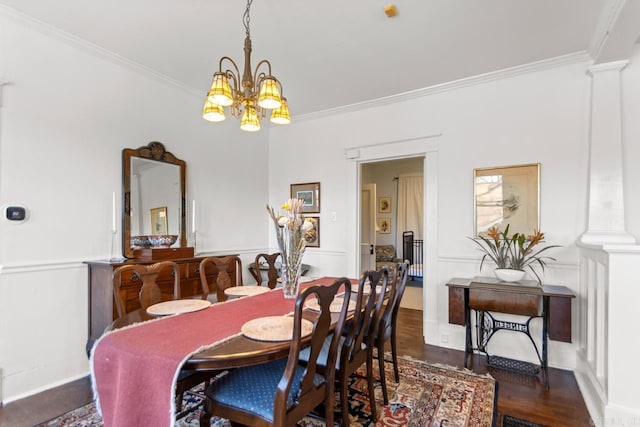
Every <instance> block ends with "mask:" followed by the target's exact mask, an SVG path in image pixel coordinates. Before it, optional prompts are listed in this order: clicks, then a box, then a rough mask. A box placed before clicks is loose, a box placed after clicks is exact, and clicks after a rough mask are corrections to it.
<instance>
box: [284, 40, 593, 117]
mask: <svg viewBox="0 0 640 427" xmlns="http://www.w3.org/2000/svg"><path fill="white" fill-rule="evenodd" d="M584 61H591V57H590V56H589V55H588V54H587V52H586V51H580V52H575V53H571V54H568V55H562V56H557V57H554V58H549V59H544V60H541V61H536V62H531V63H528V64H523V65H517V66H515V67H509V68H504V69H502V70H498V71H491V72H489V73H484V74H478V75H476V76H472V77H466V78H464V79H459V80H453V81H450V82H447V83H441V84H437V85H433V86H428V87H426V88H422V89H416V90H412V91H408V92H403V93H399V94H396V95H390V96H385V97H382V98H377V99H372V100H369V101H363V102H358V103H355V104H349V105H345V106H342V107H336V108H331V109H328V110H322V111H317V112H313V113H308V114H300V115H297V116H292V118H291V119H292V121H294V119H295V121H296V122H301V121H306V120H315V119H319V118H323V117H328V116H333V115H337V114H344V113H350V112H354V111H359V110H364V109H368V108H374V107H381V106H385V105H389V104H395V103H398V102H403V101H407V100H411V99H415V98H422V97H426V96H429V95H434V94H437V93H441V92H447V91H450V90H456V89H461V88H465V87H469V86H475V85H479V84H483V83H488V82H492V81H496V80H502V79H506V78H510V77H516V76H520V75H524V74H530V73H535V72H538V71H544V70H549V69H553V68H557V67H561V66H564V65H570V64H576V63H579V62H584Z"/></svg>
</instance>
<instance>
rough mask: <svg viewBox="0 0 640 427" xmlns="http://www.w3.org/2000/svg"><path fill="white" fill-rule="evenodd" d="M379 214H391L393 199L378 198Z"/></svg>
mask: <svg viewBox="0 0 640 427" xmlns="http://www.w3.org/2000/svg"><path fill="white" fill-rule="evenodd" d="M378 212H379V213H391V197H379V198H378Z"/></svg>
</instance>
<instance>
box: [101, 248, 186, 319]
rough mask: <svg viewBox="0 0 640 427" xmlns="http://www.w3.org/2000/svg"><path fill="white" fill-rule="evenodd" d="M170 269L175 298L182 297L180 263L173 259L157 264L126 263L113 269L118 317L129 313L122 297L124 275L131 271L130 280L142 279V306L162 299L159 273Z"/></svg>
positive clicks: (144, 306)
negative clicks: (158, 279)
mask: <svg viewBox="0 0 640 427" xmlns="http://www.w3.org/2000/svg"><path fill="white" fill-rule="evenodd" d="M164 269H170V271H171V275H172V276H173V299H174V300H175V299H180V270H179V267H178V264H176V263H175V262H173V261H160V262H157V263H155V264H126V265H121V266H120V267H118V268H116V269H115V270H113V286H114V288H113V290H114V299H115V302H116V309H117V311H118V317H121V316H124V315H125V314H127V312H128V311H127V302H126V301H125V300H124V299H123V298H122V292H121V288H122V276H123V275H124V274H127V273H129V272H130V273H131V276H130V278H129V282H135V281H137V280H142V287H141V288H140V293H139V294H138V300H139V301H140V307H141V308H144V309H146V308H147V307H149V306H151V305H153V304H156V303H159V302H161V301H162V290H161V289H160V287H159V286H158V284H157V283H156V279H157V278H158V275H160V273H161V272H162V271H163V270H164Z"/></svg>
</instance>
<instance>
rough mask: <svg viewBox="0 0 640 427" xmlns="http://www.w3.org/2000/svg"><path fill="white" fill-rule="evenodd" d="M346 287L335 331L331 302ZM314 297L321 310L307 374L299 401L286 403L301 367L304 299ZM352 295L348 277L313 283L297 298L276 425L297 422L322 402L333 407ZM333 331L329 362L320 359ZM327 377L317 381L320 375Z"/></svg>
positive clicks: (330, 417)
mask: <svg viewBox="0 0 640 427" xmlns="http://www.w3.org/2000/svg"><path fill="white" fill-rule="evenodd" d="M342 291H344V296H343V303H342V307H341V310H340V312H339V314H338V320H337V322H336V324H335V328H334V329H333V331H332V330H331V324H332V321H333V316H335V314H333V315H332V313H331V310H330V305H331V303H332V302H333V301H334V298H335V296H336V294H338V292H342ZM312 297H315V298H316V299H317V301H318V305H319V307H320V313H319V315H318V317H317V318H316V320H315V322H314V327H313V332H312V336H311V342H310V343H309V354H308V360H305V370H304V375H303V377H302V380H301V385H300V392H299V394H298V396H294V402H296V404H294V405H292V406H289V405H287V398H288V396H289V391H290V390H291V387H292V385H293V382H294V381H295V373H296V370H297V369H300V365H299V359H300V350H302V348H303V342H302V337H301V322H302V318H303V315H302V313H303V309H304V306H305V302H306V301H307V300H308V299H309V298H312ZM350 298H351V283H350V281H349V279H347V278H341V279H338V280H336V281H335V282H334V283H333V284H332V285H330V286H322V285H316V286H310V287H308V288H307V289H305V290H304V291H302V292H301V293H300V295H299V296H298V298H297V299H296V305H295V310H294V327H293V341H292V344H291V348H290V350H289V357H288V359H287V365H286V368H285V371H284V374H283V375H282V379H281V380H280V382H279V384H278V388H277V390H276V395H275V399H274V425H276V426H279V425H282V426H284V425H294V424H295V422H296V421H298V420H300V419H301V418H303V417H304V416H305V415H307V414H308V413H310V412H311V411H312V410H313V409H314V408H315V407H316V406H318V405H319V404H320V403H322V402H325V403H326V405H327V407H328V408H333V400H334V393H333V383H334V378H335V377H334V376H335V366H336V357H337V353H338V344H339V341H340V336H341V335H342V331H343V329H344V324H345V321H346V318H347V309H348V306H349V299H350ZM332 333H333V335H332V336H333V338H332V339H331V342H330V345H329V352H328V357H327V360H326V365H325V364H324V362H323V364H322V365H320V364H319V363H318V360H319V356H320V354H321V352H322V349H323V346H324V343H325V340H326V339H327V337H329V336H330V335H331V334H332ZM320 377H321V378H323V379H324V380H323V381H321V382H320V383H318V381H317V379H318V378H320ZM326 416H327V425H333V411H327V414H326Z"/></svg>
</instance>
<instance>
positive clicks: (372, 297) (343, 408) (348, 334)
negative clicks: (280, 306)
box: [302, 268, 389, 425]
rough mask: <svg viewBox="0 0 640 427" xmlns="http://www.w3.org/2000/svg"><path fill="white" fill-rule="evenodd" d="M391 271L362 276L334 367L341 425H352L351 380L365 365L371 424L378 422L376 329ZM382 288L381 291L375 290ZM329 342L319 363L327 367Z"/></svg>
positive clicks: (374, 272) (303, 355)
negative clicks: (350, 421)
mask: <svg viewBox="0 0 640 427" xmlns="http://www.w3.org/2000/svg"><path fill="white" fill-rule="evenodd" d="M388 277H389V276H388V270H387V269H386V268H385V269H383V270H382V269H381V270H379V271H373V270H372V271H366V272H364V273H363V274H362V276H361V277H360V281H359V283H358V291H357V294H356V298H355V309H354V311H353V316H352V317H351V318H350V319H349V320H348V321H347V323H346V325H345V328H344V332H343V335H342V337H340V339H339V340H340V344H339V346H338V356H337V357H336V366H335V389H336V390H337V392H338V393H339V396H340V417H341V421H342V422H341V424H342V425H349V403H348V402H349V377H350V376H351V375H352V374H354V373H355V372H356V371H357V370H358V368H359V367H361V366H362V365H366V380H367V389H368V394H369V406H370V407H371V417H372V421H374V422H375V421H376V420H377V418H378V417H377V408H376V403H375V395H374V385H375V382H374V378H373V345H374V343H373V341H374V339H373V337H375V336H376V330H375V328H376V327H377V325H378V324H379V319H378V317H379V313H380V312H381V308H382V305H383V302H384V299H385V296H386V295H388V293H387V292H386V290H387V282H388ZM377 288H379V292H378V291H377V290H376V289H377ZM329 344H330V341H329V340H327V341H325V345H324V347H323V352H322V354H321V356H320V358H319V362H318V363H319V364H320V365H321V366H325V361H326V360H327V358H328V357H327V356H328V350H329ZM307 353H308V352H307V351H306V350H305V351H303V354H302V359H303V360H306V357H307V356H308V354H307Z"/></svg>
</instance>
